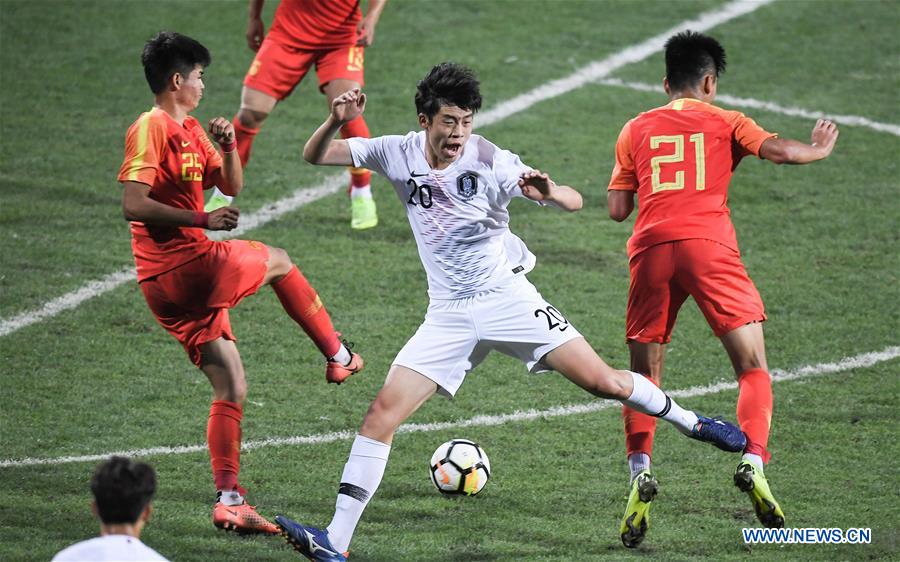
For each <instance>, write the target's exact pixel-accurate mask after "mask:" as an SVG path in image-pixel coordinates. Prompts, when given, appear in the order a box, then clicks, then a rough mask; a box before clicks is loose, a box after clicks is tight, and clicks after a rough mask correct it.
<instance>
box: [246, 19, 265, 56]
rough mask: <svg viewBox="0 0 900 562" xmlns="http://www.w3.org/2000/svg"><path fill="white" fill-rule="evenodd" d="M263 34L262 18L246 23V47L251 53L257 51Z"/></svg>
mask: <svg viewBox="0 0 900 562" xmlns="http://www.w3.org/2000/svg"><path fill="white" fill-rule="evenodd" d="M265 34H266V26H265V25H264V24H263V21H262V18H259V17H257V18H250V20H249V21H248V22H247V46H248V47H250V50H251V51H253V52H256V51H259V47H260V46H261V45H262V42H263V37H264V36H265Z"/></svg>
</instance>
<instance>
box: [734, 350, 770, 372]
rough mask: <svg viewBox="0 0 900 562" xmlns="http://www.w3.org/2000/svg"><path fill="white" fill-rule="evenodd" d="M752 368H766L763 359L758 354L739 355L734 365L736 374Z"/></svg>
mask: <svg viewBox="0 0 900 562" xmlns="http://www.w3.org/2000/svg"><path fill="white" fill-rule="evenodd" d="M753 369H766V370H768V369H767V367H766V361H765V359H764V358H763V357H762V356H760V355H758V354H748V355H746V356H742V357H739V358H738V359H737V361H736V362H735V365H734V370H735V371H736V374H737V375H738V376H740V374H741V373H744V372H747V371H750V370H753Z"/></svg>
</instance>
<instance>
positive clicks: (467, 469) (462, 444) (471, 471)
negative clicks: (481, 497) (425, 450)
mask: <svg viewBox="0 0 900 562" xmlns="http://www.w3.org/2000/svg"><path fill="white" fill-rule="evenodd" d="M430 466H431V481H432V482H433V483H434V485H435V487H436V488H437V489H438V490H439V491H440V492H441V493H443V494H464V495H467V496H474V495H475V494H477V493H478V492H480V491H481V490H482V489H483V488H484V485H485V484H487V481H488V479H489V478H490V477H491V461H489V460H488V458H487V455H486V454H485V453H484V449H482V448H481V447H479V446H478V444H477V443H474V442H473V441H469V440H468V439H451V440H450V441H447V442H446V443H444V444H443V445H441V446H440V447H438V448H437V450H436V451H435V452H434V454H433V455H431V465H430Z"/></svg>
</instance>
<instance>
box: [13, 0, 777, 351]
mask: <svg viewBox="0 0 900 562" xmlns="http://www.w3.org/2000/svg"><path fill="white" fill-rule="evenodd" d="M774 1H775V0H737V1H735V2H732V3H730V4H726V5H725V6H724V7H723V8H720V9H718V10H715V11H712V12H707V13H705V14H701V15H700V16H699V17H697V19H693V20H688V21H684V22H682V23H680V24H679V25H677V26H675V27H673V28H671V29H670V30H668V31H666V32H664V33H661V34H659V35H656V36H654V37H651V38H650V39H647V40H646V41H644V42H642V43H639V44H637V45H633V46H631V47H627V48H625V49H623V50H621V51H619V52H617V53H615V54H613V55H610V56H608V57H607V58H605V59H603V60H602V61H595V62H592V63H590V64H588V65H587V66H584V67H582V68H581V69H579V70H577V71H575V72H574V73H572V74H570V75H569V76H567V77H565V78H560V79H558V80H553V81H551V82H547V83H546V84H544V85H542V86H538V87H537V88H535V89H533V90H531V91H530V92H526V93H524V94H521V95H518V96H516V97H514V98H512V99H510V100H507V101H505V102H501V103H499V104H498V105H496V106H494V107H492V108H491V109H489V110H487V111H485V112H484V113H482V114H480V115H479V118H478V124H479V126H481V127H486V126H488V125H492V124H494V123H497V122H498V121H502V120H503V119H506V118H507V117H509V116H511V115H514V114H516V113H519V112H522V111H524V110H526V109H528V108H529V107H531V106H532V105H534V104H536V103H538V102H541V101H545V100H548V99H551V98H555V97H557V96H561V95H562V94H565V93H567V92H570V91H572V90H574V89H576V88H580V87H581V86H584V85H585V84H587V83H589V82H594V81H597V80H600V79H602V78H604V77H605V76H607V75H608V74H609V73H610V72H612V71H614V70H616V69H619V68H621V67H623V66H625V65H627V64H631V63H635V62H640V61H642V60H643V59H645V58H647V57H649V56H650V55H652V54H654V53H655V52H657V51H659V50H660V49H662V47H663V44H664V43H665V41H666V39H668V38H669V36H670V35H672V34H673V33H677V32H679V31H683V30H685V29H692V30H694V31H704V30H707V29H710V28H712V27H715V26H717V25H719V24H722V23H725V22H727V21H729V20H732V19H734V18H736V17H739V16H742V15H744V14H748V13H750V12H752V11H754V10H756V9H758V8H760V7H762V6H765V5H766V4H770V3H772V2H774ZM343 177H344V176H343V175H335V176H332V177H330V178H328V179H326V180H325V181H324V182H323V183H322V184H320V185H318V186H316V187H313V188H309V189H304V188H300V189H298V190H296V191H294V192H293V193H292V194H291V195H290V196H288V197H287V198H285V199H281V200H279V201H277V202H275V203H273V204H272V205H268V206H265V207H264V208H263V209H261V210H259V211H257V212H256V213H254V214H252V215H249V216H247V217H246V218H244V219H242V220H241V226H240V227H238V228H237V229H235V230H233V231H231V232H229V233H227V234H225V235H224V236H222V235H220V236H217V237H214V236H210V238H213V239H223V238H232V237H235V236H239V235H241V234H243V233H245V232H247V231H248V230H251V229H253V228H257V227H259V226H262V225H264V224H266V223H268V222H270V221H272V220H275V219H277V218H278V217H280V216H281V215H283V214H286V213H289V212H291V211H294V210H296V209H298V208H300V207H302V206H303V205H306V204H308V203H311V202H313V201H316V200H318V199H321V198H322V197H325V196H326V195H330V194H332V193H335V192H337V191H338V190H339V189H340V187H341V182H342V181H343ZM129 273H130V274H131V275H129ZM133 273H134V269H133V268H132V269H126V270H124V271H119V272H116V273H112V274H110V275H107V276H106V277H104V278H103V279H101V280H99V281H91V282H89V283H88V284H87V285H85V286H83V287H81V288H79V289H76V290H75V291H73V292H71V293H67V294H65V295H63V296H61V297H58V298H56V299H53V300H52V301H50V302H48V303H47V304H45V305H44V306H42V307H41V308H40V309H38V310H32V311H28V312H23V313H22V314H19V315H17V316H15V317H13V318H10V319H2V320H0V337H3V336H7V335H9V334H11V333H13V332H15V331H17V330H19V329H21V328H24V327H26V326H30V325H31V324H35V323H37V322H40V321H42V320H45V319H47V318H51V317H53V316H56V315H57V314H59V313H61V312H64V311H66V310H70V309H72V308H75V307H77V306H79V305H80V304H81V303H83V302H85V301H87V300H89V299H92V298H94V297H97V296H100V295H102V294H103V293H106V292H107V291H111V290H113V289H115V288H116V287H118V286H119V285H121V284H123V283H125V282H126V281H128V280H129V279H130V278H131V279H133V278H134V274H133Z"/></svg>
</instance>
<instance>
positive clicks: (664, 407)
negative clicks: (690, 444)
mask: <svg viewBox="0 0 900 562" xmlns="http://www.w3.org/2000/svg"><path fill="white" fill-rule="evenodd" d="M629 372H630V371H629ZM631 378H632V379H633V381H634V389H633V390H632V391H631V396H629V397H628V398H627V399H625V400H622V403H623V404H625V405H626V406H628V407H629V408H633V409H635V410H637V411H638V412H641V413H642V414H648V415H651V416H654V417H657V418H662V419H664V420H666V421H667V422H669V423H671V424H673V425H675V427H677V428H678V431H680V432H681V433H684V434H685V435H690V433H691V430H692V429H694V426H695V425H696V424H697V414H695V413H694V412H692V411H690V410H685V409H684V408H682V407H681V406H679V405H678V404H677V403H676V402H675V401H674V400H672V399H671V398H669V396H668V395H667V394H666V393H665V392H663V391H662V390H660V389H659V387H657V386H656V385H655V384H653V383H652V382H650V381H648V380H647V379H646V378H645V377H644V376H643V375H639V374H637V373H631Z"/></svg>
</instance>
